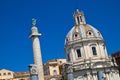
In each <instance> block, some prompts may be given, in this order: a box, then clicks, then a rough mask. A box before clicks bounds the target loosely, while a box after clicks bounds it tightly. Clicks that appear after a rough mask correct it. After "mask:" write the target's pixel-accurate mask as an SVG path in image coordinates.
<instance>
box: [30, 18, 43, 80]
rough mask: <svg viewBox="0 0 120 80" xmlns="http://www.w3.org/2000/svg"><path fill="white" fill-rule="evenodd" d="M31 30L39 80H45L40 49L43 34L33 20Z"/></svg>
mask: <svg viewBox="0 0 120 80" xmlns="http://www.w3.org/2000/svg"><path fill="white" fill-rule="evenodd" d="M31 30H32V34H31V35H30V38H31V39H32V46H33V56H34V64H35V65H37V72H38V79H39V80H44V73H43V65H42V56H41V48H40V41H39V37H40V36H41V34H40V33H39V32H38V29H37V27H36V20H35V19H32V28H31Z"/></svg>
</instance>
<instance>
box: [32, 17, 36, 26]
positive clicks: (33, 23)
mask: <svg viewBox="0 0 120 80" xmlns="http://www.w3.org/2000/svg"><path fill="white" fill-rule="evenodd" d="M32 25H33V26H35V25H36V19H34V18H33V19H32Z"/></svg>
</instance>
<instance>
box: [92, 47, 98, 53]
mask: <svg viewBox="0 0 120 80" xmlns="http://www.w3.org/2000/svg"><path fill="white" fill-rule="evenodd" d="M92 53H93V55H97V51H96V47H92Z"/></svg>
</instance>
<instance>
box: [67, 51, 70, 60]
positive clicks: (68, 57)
mask: <svg viewBox="0 0 120 80" xmlns="http://www.w3.org/2000/svg"><path fill="white" fill-rule="evenodd" d="M67 60H68V61H70V53H68V55H67Z"/></svg>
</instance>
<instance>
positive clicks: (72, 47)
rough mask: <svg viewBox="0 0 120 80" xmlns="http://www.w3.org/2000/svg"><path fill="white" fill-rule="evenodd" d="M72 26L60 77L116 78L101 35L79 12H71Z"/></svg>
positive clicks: (81, 79) (85, 79)
mask: <svg viewBox="0 0 120 80" xmlns="http://www.w3.org/2000/svg"><path fill="white" fill-rule="evenodd" d="M73 17H74V22H75V24H74V26H73V28H72V29H71V30H70V31H69V32H68V34H67V36H66V39H65V46H64V50H65V52H66V57H67V63H66V64H65V65H64V67H63V68H64V70H63V75H64V76H63V78H64V80H120V77H119V72H118V69H117V65H116V62H115V61H112V59H111V58H110V57H108V54H107V50H106V46H105V41H104V39H103V37H102V34H101V33H100V32H99V31H98V30H97V29H96V28H94V27H93V26H91V25H89V24H87V23H86V20H85V16H84V14H83V12H80V11H79V10H78V9H77V10H76V11H75V13H74V15H73Z"/></svg>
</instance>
